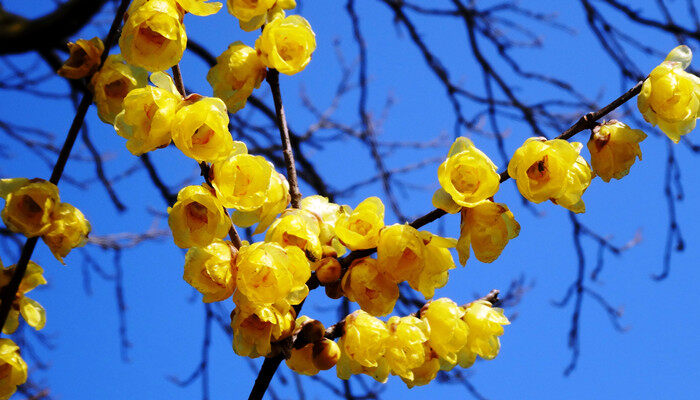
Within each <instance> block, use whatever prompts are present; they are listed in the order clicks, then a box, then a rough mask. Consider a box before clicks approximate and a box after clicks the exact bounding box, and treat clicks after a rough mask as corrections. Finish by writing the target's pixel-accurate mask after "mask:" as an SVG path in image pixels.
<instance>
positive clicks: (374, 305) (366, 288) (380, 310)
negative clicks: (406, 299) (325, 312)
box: [341, 257, 399, 316]
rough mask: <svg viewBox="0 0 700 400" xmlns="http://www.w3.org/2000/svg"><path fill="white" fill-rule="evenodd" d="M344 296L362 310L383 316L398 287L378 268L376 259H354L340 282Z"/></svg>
mask: <svg viewBox="0 0 700 400" xmlns="http://www.w3.org/2000/svg"><path fill="white" fill-rule="evenodd" d="M341 286H342V288H343V292H344V293H345V296H347V298H348V299H349V300H350V301H354V302H357V304H359V305H360V308H362V309H363V310H364V311H366V312H368V313H370V314H372V315H376V316H383V315H387V314H389V313H390V312H391V311H392V310H393V309H394V305H395V304H396V300H397V299H398V298H399V287H398V286H397V285H396V283H394V282H392V281H391V280H390V279H389V278H388V277H386V276H385V275H384V274H382V272H381V271H380V270H379V265H378V263H377V260H375V259H373V258H369V257H365V258H361V259H359V260H355V261H354V262H353V263H352V264H351V265H350V268H349V269H348V271H347V272H346V273H345V276H343V280H342V283H341Z"/></svg>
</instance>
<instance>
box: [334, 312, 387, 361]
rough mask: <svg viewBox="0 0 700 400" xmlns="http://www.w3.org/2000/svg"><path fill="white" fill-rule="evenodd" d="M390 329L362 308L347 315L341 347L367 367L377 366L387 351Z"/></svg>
mask: <svg viewBox="0 0 700 400" xmlns="http://www.w3.org/2000/svg"><path fill="white" fill-rule="evenodd" d="M388 338H389V330H388V329H387V327H386V324H385V323H384V322H382V321H381V320H380V319H378V318H375V317H373V316H371V315H369V314H367V313H366V312H364V311H362V310H357V311H355V312H353V313H352V314H350V315H348V316H347V317H345V333H344V334H343V346H341V349H342V350H343V351H344V352H345V353H346V354H347V355H348V356H349V357H350V358H352V359H353V360H354V361H356V362H358V363H359V364H360V365H363V366H365V367H376V366H377V365H378V363H379V359H380V358H382V357H383V356H384V352H385V351H386V340H387V339H388Z"/></svg>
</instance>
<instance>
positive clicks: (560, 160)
mask: <svg viewBox="0 0 700 400" xmlns="http://www.w3.org/2000/svg"><path fill="white" fill-rule="evenodd" d="M581 147H583V145H582V144H581V143H577V142H574V143H569V142H567V141H566V140H562V139H553V140H545V139H544V138H529V139H527V140H526V141H525V143H524V144H523V145H522V146H521V147H520V148H519V149H518V150H516V151H515V154H514V155H513V158H511V160H510V163H509V164H508V175H510V177H511V178H513V179H515V180H516V182H517V184H518V190H520V194H522V195H523V196H524V197H525V198H526V199H528V200H530V201H532V202H534V203H541V202H543V201H546V200H551V201H552V202H553V203H554V204H559V205H561V206H562V207H564V208H566V209H568V210H570V211H573V212H575V213H582V212H584V211H586V206H585V205H584V204H583V200H581V196H582V195H583V192H585V191H586V189H587V188H588V185H589V184H590V183H591V178H592V173H591V168H590V166H589V165H588V163H587V162H586V160H584V159H583V157H581V156H580V155H579V152H580V151H581Z"/></svg>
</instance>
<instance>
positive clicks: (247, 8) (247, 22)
mask: <svg viewBox="0 0 700 400" xmlns="http://www.w3.org/2000/svg"><path fill="white" fill-rule="evenodd" d="M226 4H227V5H228V12H229V13H231V15H233V16H234V17H236V18H238V24H239V25H240V27H241V29H243V30H244V31H246V32H252V31H254V30H256V29H258V28H260V27H261V26H263V24H265V22H269V21H272V20H273V19H275V18H277V17H280V16H282V17H284V11H283V10H291V9H292V8H294V7H296V6H297V4H296V1H295V0H227V2H226Z"/></svg>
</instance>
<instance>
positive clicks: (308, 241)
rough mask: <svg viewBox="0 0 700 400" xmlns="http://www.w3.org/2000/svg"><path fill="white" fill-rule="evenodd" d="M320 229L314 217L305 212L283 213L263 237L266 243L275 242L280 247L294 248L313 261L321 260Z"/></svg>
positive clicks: (298, 210)
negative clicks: (307, 255)
mask: <svg viewBox="0 0 700 400" xmlns="http://www.w3.org/2000/svg"><path fill="white" fill-rule="evenodd" d="M320 233H321V227H320V225H319V221H318V219H317V218H316V216H315V215H314V214H312V213H310V212H308V211H306V210H300V209H292V210H288V211H285V212H284V213H283V214H282V217H281V218H280V219H278V220H276V221H275V222H273V223H272V225H271V226H270V229H268V231H267V234H266V235H265V241H266V242H275V243H277V244H279V245H280V246H282V247H286V246H296V247H298V248H299V249H301V250H303V251H304V252H305V253H306V254H309V255H311V257H313V258H314V259H319V258H321V242H320V241H319V239H318V235H319V234H320Z"/></svg>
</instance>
